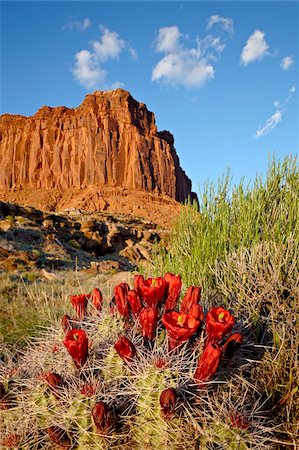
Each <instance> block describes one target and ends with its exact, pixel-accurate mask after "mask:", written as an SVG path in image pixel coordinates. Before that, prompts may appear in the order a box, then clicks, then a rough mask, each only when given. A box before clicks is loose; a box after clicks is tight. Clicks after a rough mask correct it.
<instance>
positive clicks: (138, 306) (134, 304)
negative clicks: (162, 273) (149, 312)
mask: <svg viewBox="0 0 299 450" xmlns="http://www.w3.org/2000/svg"><path fill="white" fill-rule="evenodd" d="M127 299H128V302H129V304H130V307H131V310H132V313H133V315H134V316H135V317H138V316H139V314H140V311H141V310H142V303H141V298H140V295H139V294H138V293H137V292H136V291H134V290H132V291H129V292H128V295H127Z"/></svg>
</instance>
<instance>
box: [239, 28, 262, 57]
mask: <svg viewBox="0 0 299 450" xmlns="http://www.w3.org/2000/svg"><path fill="white" fill-rule="evenodd" d="M268 48H269V45H268V43H267V41H266V39H265V33H264V32H263V31H260V30H255V31H254V32H253V33H252V35H251V36H250V37H249V38H248V40H247V43H246V45H245V46H244V48H243V50H242V53H241V64H243V65H244V66H247V64H249V63H250V62H253V61H256V60H260V59H262V58H263V57H264V56H265V55H267V54H268V51H267V50H268Z"/></svg>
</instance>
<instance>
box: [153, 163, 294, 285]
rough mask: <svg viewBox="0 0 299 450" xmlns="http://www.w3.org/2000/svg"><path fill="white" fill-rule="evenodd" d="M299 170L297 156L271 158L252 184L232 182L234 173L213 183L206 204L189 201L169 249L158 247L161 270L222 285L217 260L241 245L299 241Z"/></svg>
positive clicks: (192, 281)
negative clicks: (217, 281)
mask: <svg viewBox="0 0 299 450" xmlns="http://www.w3.org/2000/svg"><path fill="white" fill-rule="evenodd" d="M298 211H299V168H298V160H297V157H295V156H288V157H286V158H285V159H284V160H283V161H282V162H278V161H276V160H273V161H270V162H269V167H268V171H267V173H266V175H265V177H264V178H263V177H262V176H256V179H255V180H254V182H253V183H252V185H250V184H249V185H247V186H246V185H245V182H244V180H242V181H241V182H240V183H239V184H238V185H235V186H232V178H231V176H230V174H229V172H228V173H227V174H226V175H224V176H222V177H221V178H220V179H219V182H218V187H216V186H215V185H214V184H213V183H210V182H207V183H206V184H205V185H204V189H203V190H202V192H201V194H200V205H198V204H193V205H190V204H188V205H186V208H185V209H184V210H183V212H182V214H181V216H180V217H179V219H178V221H177V222H176V223H175V224H174V227H173V230H172V235H171V238H170V245H169V250H165V249H164V248H162V247H160V248H159V247H158V248H157V251H156V253H155V255H154V261H153V268H154V270H155V271H156V274H158V273H161V272H165V271H170V272H173V273H180V274H181V275H182V277H183V279H184V282H185V283H186V284H188V285H189V284H198V283H200V284H202V285H203V287H204V288H205V287H207V286H210V287H211V286H213V287H216V278H215V274H214V268H215V263H216V261H219V260H224V259H225V257H226V256H227V255H229V254H231V253H232V252H234V251H236V250H237V249H246V248H250V247H251V246H252V245H256V244H259V243H261V242H275V243H277V244H286V243H287V242H288V240H289V239H290V238H292V239H294V240H295V241H296V240H297V241H298V240H299V221H298Z"/></svg>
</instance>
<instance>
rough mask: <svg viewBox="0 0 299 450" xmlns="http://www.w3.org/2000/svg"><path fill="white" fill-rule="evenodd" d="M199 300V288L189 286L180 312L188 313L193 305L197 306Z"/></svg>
mask: <svg viewBox="0 0 299 450" xmlns="http://www.w3.org/2000/svg"><path fill="white" fill-rule="evenodd" d="M200 298H201V287H198V286H190V287H189V288H188V289H187V292H186V294H185V296H184V298H183V301H182V305H181V311H184V312H186V313H189V312H190V309H191V308H192V306H193V305H197V304H198V302H199V301H200Z"/></svg>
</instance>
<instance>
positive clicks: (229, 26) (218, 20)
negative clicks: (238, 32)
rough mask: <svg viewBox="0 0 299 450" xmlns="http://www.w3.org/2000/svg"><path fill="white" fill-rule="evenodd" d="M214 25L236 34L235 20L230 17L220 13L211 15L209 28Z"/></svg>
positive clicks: (208, 22)
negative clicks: (222, 15)
mask: <svg viewBox="0 0 299 450" xmlns="http://www.w3.org/2000/svg"><path fill="white" fill-rule="evenodd" d="M214 26H217V27H218V28H220V29H223V30H224V31H227V32H228V33H229V34H234V22H233V19H231V18H230V17H221V16H219V15H218V14H216V15H214V16H211V17H209V18H208V20H207V30H210V29H211V28H212V27H214Z"/></svg>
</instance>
